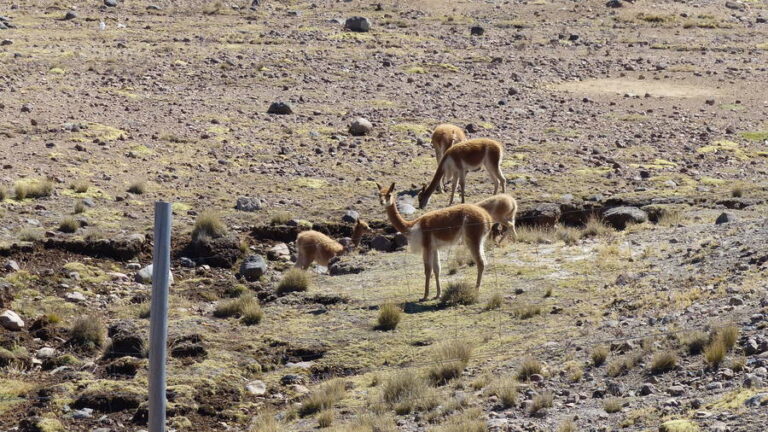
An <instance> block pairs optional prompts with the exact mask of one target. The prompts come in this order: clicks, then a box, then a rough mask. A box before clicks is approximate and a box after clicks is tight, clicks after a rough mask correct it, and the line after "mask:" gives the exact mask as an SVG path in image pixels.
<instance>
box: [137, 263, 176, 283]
mask: <svg viewBox="0 0 768 432" xmlns="http://www.w3.org/2000/svg"><path fill="white" fill-rule="evenodd" d="M153 267H154V264H150V265H148V266H146V267H144V268H143V269H141V270H139V271H138V272H137V273H136V282H138V283H142V284H151V283H152V269H153ZM168 282H169V283H170V284H173V273H171V271H170V270H168Z"/></svg>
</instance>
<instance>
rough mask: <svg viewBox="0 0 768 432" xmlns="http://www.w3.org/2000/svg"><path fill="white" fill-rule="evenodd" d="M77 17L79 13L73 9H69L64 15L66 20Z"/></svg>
mask: <svg viewBox="0 0 768 432" xmlns="http://www.w3.org/2000/svg"><path fill="white" fill-rule="evenodd" d="M75 18H77V14H76V13H74V12H73V11H67V14H66V15H64V19H65V20H73V19H75Z"/></svg>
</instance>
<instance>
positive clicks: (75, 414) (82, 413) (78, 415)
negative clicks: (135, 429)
mask: <svg viewBox="0 0 768 432" xmlns="http://www.w3.org/2000/svg"><path fill="white" fill-rule="evenodd" d="M105 3H106V2H105ZM91 417H93V409H91V408H83V409H79V410H74V411H72V418H73V419H76V420H81V419H86V418H91Z"/></svg>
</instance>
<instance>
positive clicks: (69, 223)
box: [59, 217, 80, 234]
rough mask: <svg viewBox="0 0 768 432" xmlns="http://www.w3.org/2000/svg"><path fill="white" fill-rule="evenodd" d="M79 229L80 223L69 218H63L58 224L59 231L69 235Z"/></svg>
mask: <svg viewBox="0 0 768 432" xmlns="http://www.w3.org/2000/svg"><path fill="white" fill-rule="evenodd" d="M78 228H80V223H79V222H78V221H76V220H75V219H73V218H71V217H67V218H64V219H63V220H62V221H61V223H60V224H59V231H61V232H63V233H68V234H71V233H73V232H75V231H77V229H78Z"/></svg>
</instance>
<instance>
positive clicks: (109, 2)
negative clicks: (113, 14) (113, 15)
mask: <svg viewBox="0 0 768 432" xmlns="http://www.w3.org/2000/svg"><path fill="white" fill-rule="evenodd" d="M104 6H107V7H117V0H104Z"/></svg>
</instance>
